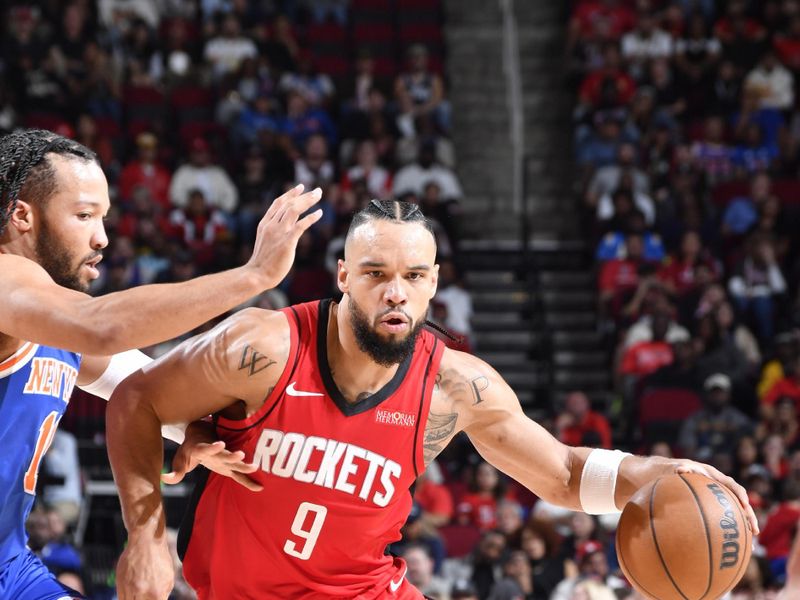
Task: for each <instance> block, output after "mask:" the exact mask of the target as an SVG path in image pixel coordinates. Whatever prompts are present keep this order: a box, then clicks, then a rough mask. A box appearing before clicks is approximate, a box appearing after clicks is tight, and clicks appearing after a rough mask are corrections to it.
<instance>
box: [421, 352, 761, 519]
mask: <svg viewBox="0 0 800 600" xmlns="http://www.w3.org/2000/svg"><path fill="white" fill-rule="evenodd" d="M460 430H463V431H465V432H466V433H467V435H469V437H470V440H472V442H473V444H474V445H475V447H476V448H477V450H478V452H479V453H480V454H481V456H483V457H484V458H485V459H486V460H487V461H488V462H490V463H491V464H493V465H494V466H495V467H497V468H498V469H500V470H501V471H503V472H504V473H506V474H507V475H509V476H510V477H512V478H514V479H516V480H517V481H518V482H520V483H522V484H523V485H525V486H526V487H527V488H528V489H530V490H531V491H532V492H533V493H535V494H536V495H537V496H539V497H541V498H544V499H545V500H547V501H548V502H552V503H554V504H557V505H559V506H565V507H568V508H571V509H573V510H582V507H581V502H580V482H581V474H582V472H583V467H584V463H585V462H586V459H587V457H588V456H589V453H590V452H591V451H592V449H591V448H575V447H571V446H566V445H564V444H562V443H561V442H559V441H558V440H556V439H555V438H554V437H553V436H552V435H550V433H548V432H547V431H546V430H545V429H544V428H543V427H541V426H540V425H538V424H537V423H536V422H534V421H533V420H531V419H529V418H528V417H527V416H525V414H524V413H523V412H522V408H521V407H520V404H519V400H518V399H517V397H516V394H514V392H513V390H512V389H511V388H510V387H509V386H508V384H507V383H506V382H505V381H503V379H502V377H500V375H499V374H498V373H497V372H496V371H495V370H494V369H492V368H491V367H490V366H489V365H487V364H486V363H485V362H483V361H482V360H480V359H478V358H476V357H474V356H470V355H468V354H464V353H461V352H456V351H453V350H446V351H445V354H444V356H443V358H442V363H441V366H440V369H439V375H438V377H437V389H436V390H435V391H434V396H433V400H432V403H431V409H430V417H429V419H428V424H427V426H426V429H425V450H426V453H425V460H426V462H429V461H430V460H432V459H433V458H434V457H435V456H436V454H438V452H439V451H440V450H441V449H442V448H444V446H445V445H446V444H447V442H448V441H449V440H450V439H452V437H453V435H455V433H456V432H457V431H460ZM693 465H697V463H691V461H676V460H669V459H664V458H661V457H639V456H629V457H627V458H625V459H624V460H623V461H622V464H621V465H620V468H619V473H618V476H617V483H616V490H615V502H616V505H617V507H623V506H624V505H625V503H627V501H628V500H629V499H630V497H631V496H632V495H633V494H634V493H635V492H636V491H637V490H638V489H639V488H641V487H642V486H644V485H645V484H647V483H648V482H650V481H652V480H653V479H656V478H658V477H661V476H662V475H667V474H671V473H675V472H676V470H678V469H680V468H688V467H689V466H692V468H695V467H693ZM697 466H698V467H700V466H701V465H697ZM705 469H707V470H706V471H700V472H705V473H706V474H709V475H711V476H713V477H714V478H715V479H718V480H720V481H722V482H723V483H724V484H725V485H727V486H728V487H731V488H732V489H733V491H734V492H735V493H736V494H737V496H739V498H740V500H742V503H743V505H744V506H745V507H746V508H747V510H748V511H749V514H751V513H752V509H750V508H749V505H748V504H747V500H746V494H745V492H744V490H743V489H742V488H741V486H738V485H737V484H736V482H734V481H733V480H732V479H730V478H728V477H725V476H724V475H722V474H721V473H719V472H718V471H716V470H713V469H711V468H710V467H706V468H705ZM751 516H752V519H751V523H753V524H754V523H755V516H754V515H752V514H751Z"/></svg>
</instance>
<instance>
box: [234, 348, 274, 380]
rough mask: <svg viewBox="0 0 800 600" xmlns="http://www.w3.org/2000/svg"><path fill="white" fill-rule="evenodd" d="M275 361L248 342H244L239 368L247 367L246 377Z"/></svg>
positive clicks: (241, 369)
mask: <svg viewBox="0 0 800 600" xmlns="http://www.w3.org/2000/svg"><path fill="white" fill-rule="evenodd" d="M274 364H275V361H274V360H272V359H271V358H269V357H267V356H264V355H263V354H261V353H260V352H259V351H258V350H256V349H255V348H253V347H252V346H251V345H250V344H246V345H245V347H244V350H243V351H242V360H241V361H239V370H240V371H243V370H244V369H249V373H248V377H249V376H251V375H255V374H256V373H260V372H261V371H263V370H264V369H266V368H267V367H271V366H272V365H274Z"/></svg>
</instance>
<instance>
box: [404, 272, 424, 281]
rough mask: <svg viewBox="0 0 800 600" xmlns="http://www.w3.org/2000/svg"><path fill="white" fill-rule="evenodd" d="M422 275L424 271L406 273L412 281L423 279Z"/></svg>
mask: <svg viewBox="0 0 800 600" xmlns="http://www.w3.org/2000/svg"><path fill="white" fill-rule="evenodd" d="M422 277H423V275H422V273H409V274H408V275H406V278H408V279H410V280H411V281H417V280H419V279H422Z"/></svg>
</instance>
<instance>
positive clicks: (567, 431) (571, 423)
mask: <svg viewBox="0 0 800 600" xmlns="http://www.w3.org/2000/svg"><path fill="white" fill-rule="evenodd" d="M555 425H556V431H557V434H558V435H557V437H558V439H559V440H561V441H562V442H563V443H565V444H567V445H569V446H597V447H598V448H611V426H610V425H609V423H608V419H606V417H605V416H604V415H602V414H601V413H599V412H595V411H593V410H592V406H591V402H590V401H589V397H588V396H587V395H586V394H585V393H584V392H580V391H575V392H571V393H569V394H567V397H566V399H565V400H564V410H563V411H562V412H561V413H560V414H559V415H558V417H556V421H555Z"/></svg>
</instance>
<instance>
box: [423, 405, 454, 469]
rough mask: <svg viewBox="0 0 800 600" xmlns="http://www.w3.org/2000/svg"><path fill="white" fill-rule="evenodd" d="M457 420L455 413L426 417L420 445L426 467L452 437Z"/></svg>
mask: <svg viewBox="0 0 800 600" xmlns="http://www.w3.org/2000/svg"><path fill="white" fill-rule="evenodd" d="M457 420H458V414H457V413H450V414H447V415H437V414H436V413H430V414H429V415H428V423H427V425H425V436H424V439H423V443H422V446H423V457H424V459H425V464H426V465H428V464H430V462H431V461H432V460H433V459H434V458H436V455H437V454H439V452H441V451H442V449H443V448H444V447H445V445H446V444H447V441H448V440H449V439H450V436H452V435H453V432H454V431H455V429H456V421H457Z"/></svg>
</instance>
